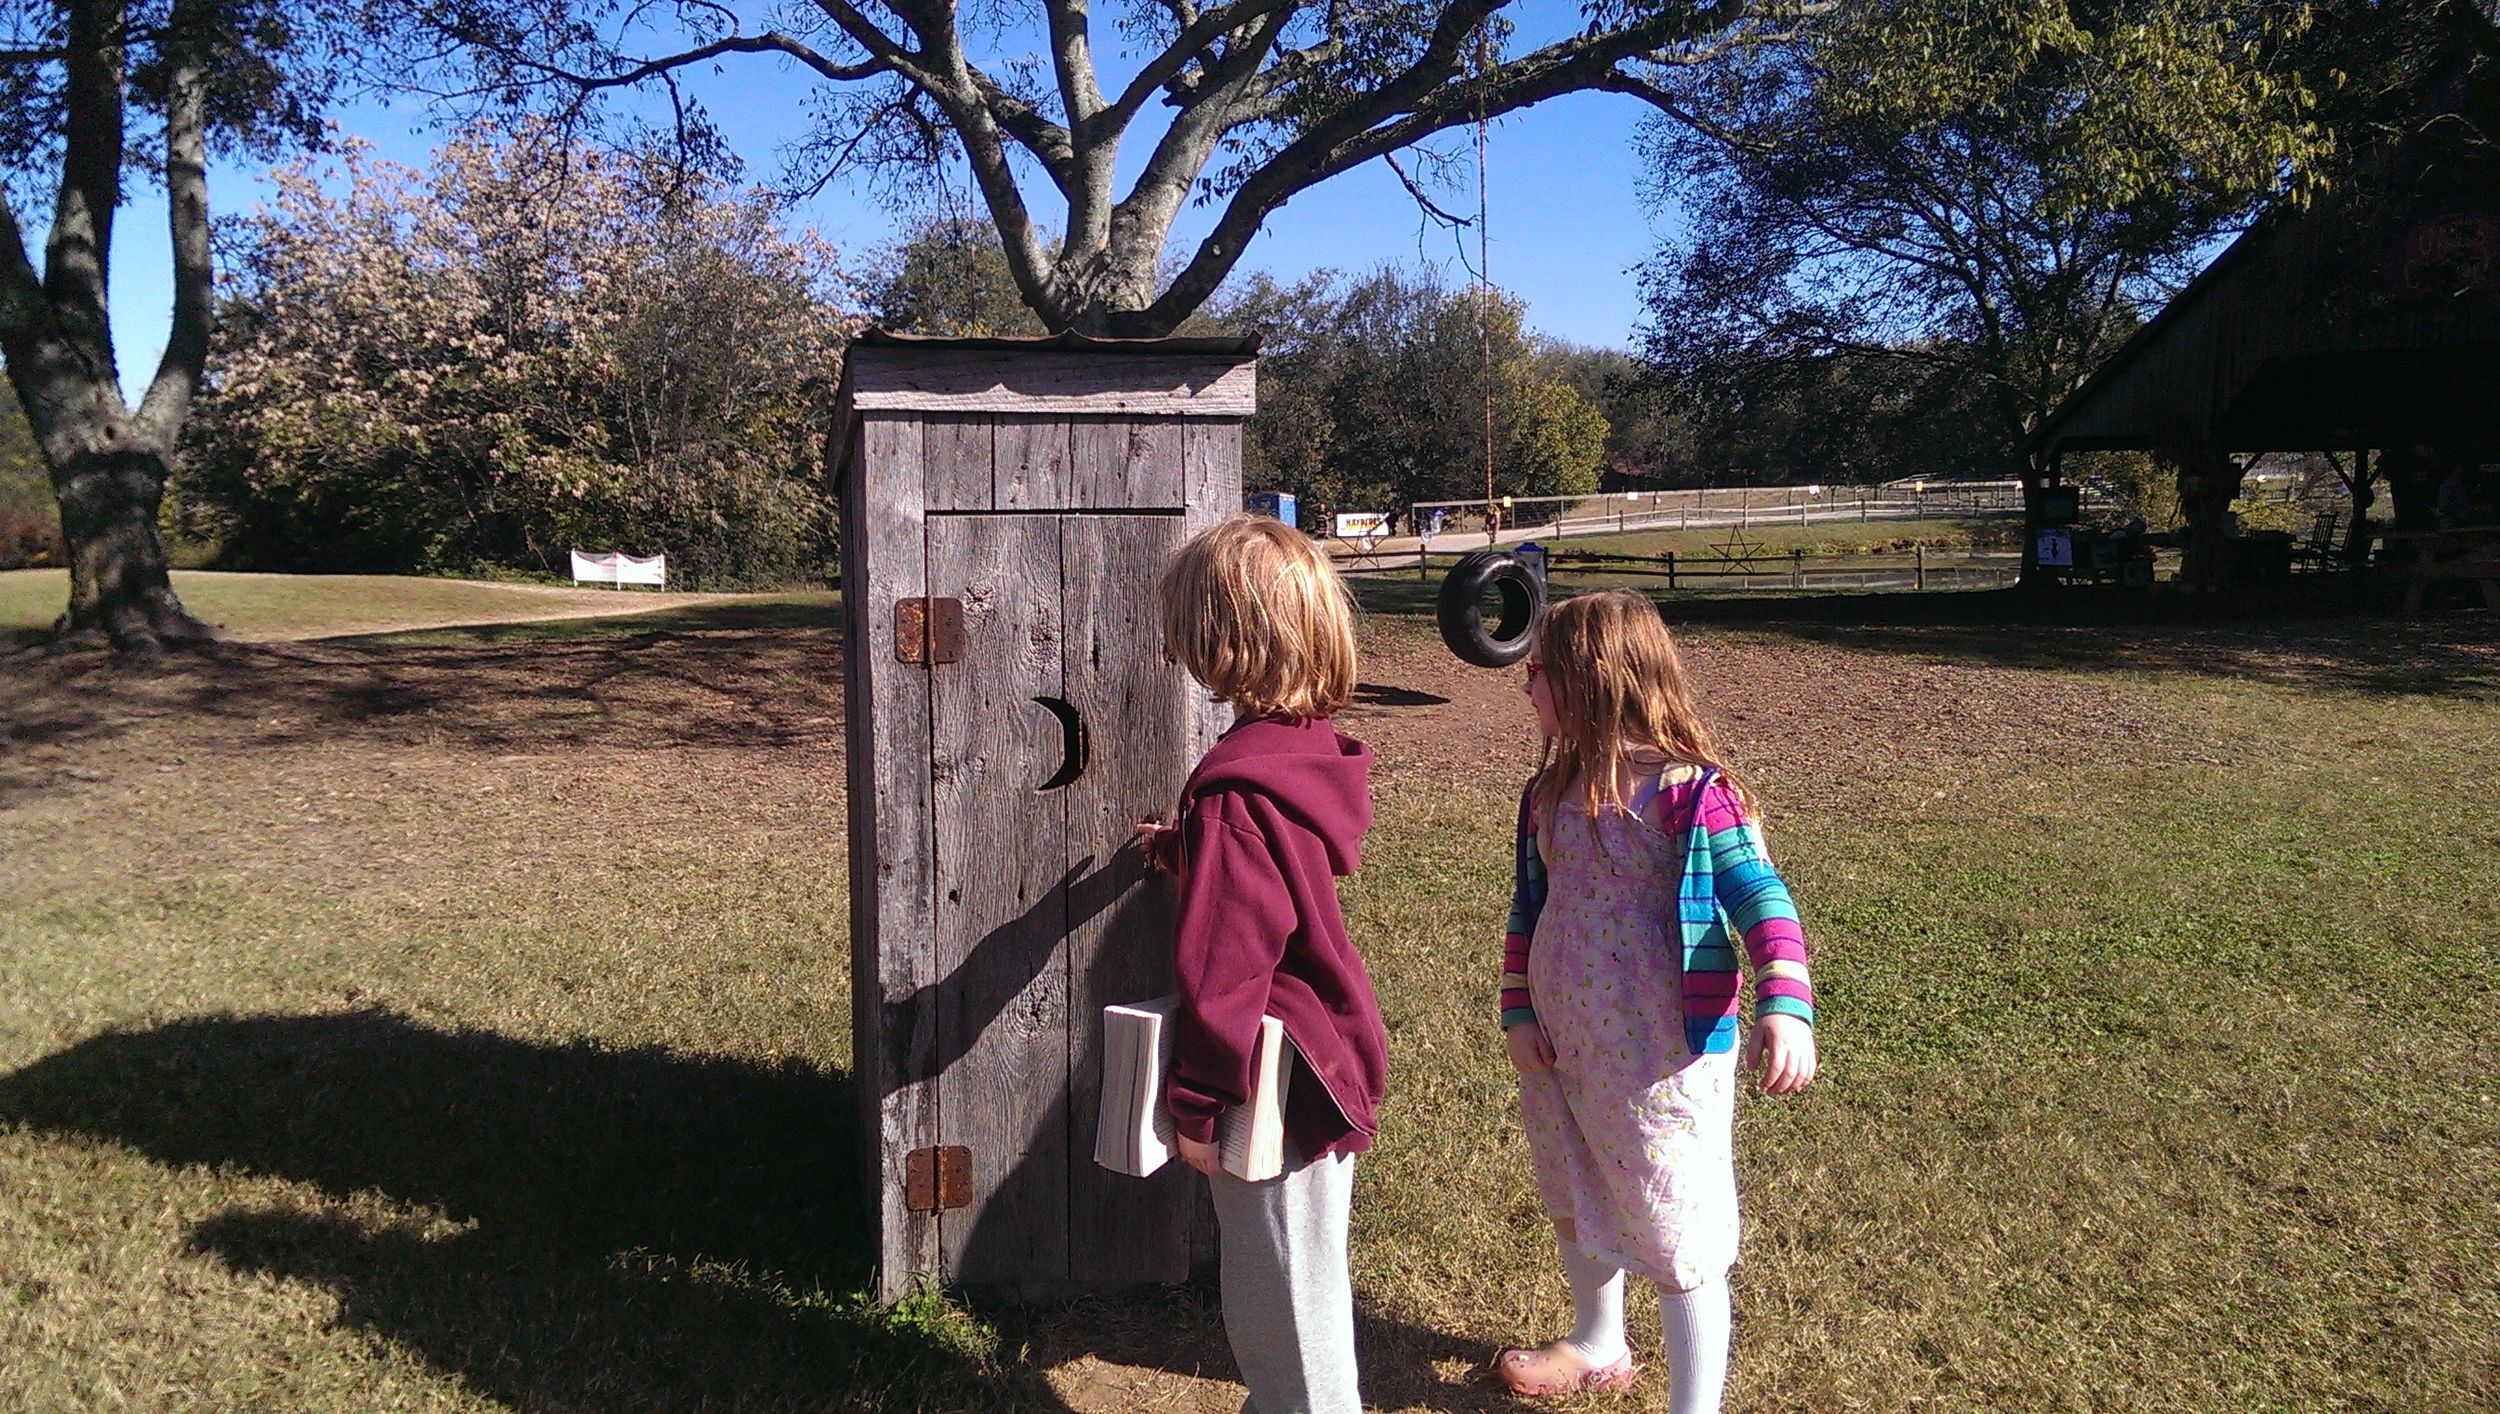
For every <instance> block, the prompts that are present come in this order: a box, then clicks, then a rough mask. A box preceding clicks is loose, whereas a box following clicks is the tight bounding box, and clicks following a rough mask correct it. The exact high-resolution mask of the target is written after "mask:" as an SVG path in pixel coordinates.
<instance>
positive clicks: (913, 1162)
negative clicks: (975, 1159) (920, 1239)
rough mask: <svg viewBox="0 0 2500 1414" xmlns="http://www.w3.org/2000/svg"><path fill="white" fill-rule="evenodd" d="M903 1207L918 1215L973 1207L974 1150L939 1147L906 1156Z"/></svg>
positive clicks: (919, 1150)
mask: <svg viewBox="0 0 2500 1414" xmlns="http://www.w3.org/2000/svg"><path fill="white" fill-rule="evenodd" d="M903 1206H904V1207H905V1208H907V1209H909V1210H910V1211H912V1212H915V1213H935V1212H939V1211H942V1210H945V1209H948V1208H969V1207H971V1206H972V1151H971V1150H970V1149H968V1148H965V1147H964V1146H963V1145H961V1144H939V1145H936V1146H935V1147H933V1148H927V1149H914V1150H912V1151H911V1152H910V1153H908V1154H906V1155H904V1156H903Z"/></svg>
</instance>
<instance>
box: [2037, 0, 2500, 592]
mask: <svg viewBox="0 0 2500 1414" xmlns="http://www.w3.org/2000/svg"><path fill="white" fill-rule="evenodd" d="M2437 30H2438V33H2439V35H2440V41H2439V43H2438V46H2437V48H2436V49H2435V51H2434V52H2431V53H2429V54H2427V55H2425V56H2424V61H2423V62H2422V63H2421V64H2420V65H2419V67H2418V70H2417V72H2418V75H2419V77H2418V79H2417V81H2416V86H2415V88H2414V91H2413V98H2412V107H2411V112H2410V116H2409V118H2408V119H2407V120H2406V121H2404V122H2403V123H2402V124H2401V125H2400V127H2399V128H2398V130H2397V131H2396V132H2395V134H2394V135H2393V136H2391V137H2390V138H2389V139H2388V140H2386V141H2384V142H2382V143H2380V144H2379V145H2378V146H2377V147H2376V148H2374V149H2372V150H2369V151H2366V152H2364V153H2361V154H2359V155H2358V157H2357V158H2356V160H2355V162H2354V165H2353V167H2352V169H2351V170H2350V171H2349V173H2348V174H2347V175H2346V176H2345V177H2344V179H2343V180H2341V181H2340V182H2338V183H2337V184H2335V185H2334V186H2333V187H2332V188H2331V189H2330V190H2328V191H2326V192H2325V193H2323V194H2321V195H2320V196H2318V197H2317V198H2316V199H2315V200H2313V201H2312V202H2310V203H2309V204H2308V205H2307V206H2305V207H2295V206H2292V205H2290V204H2285V205H2282V206H2279V207H2278V208H2276V209H2275V210H2273V211H2270V212H2268V213H2267V214H2266V215H2265V216H2264V217H2263V218H2261V219H2260V220H2259V221H2258V222H2257V223H2256V224H2255V225H2254V226H2253V227H2251V228H2250V229H2249V230H2248V231H2247V232H2246V233H2245V234H2244V235H2242V236H2241V237H2240V238H2239V239H2238V240H2237V241H2235V242H2233V243H2232V245H2231V246H2230V247H2229V249H2227V250H2226V251H2225V252H2224V253H2223V254H2222V256H2221V257H2220V258H2219V259H2217V260H2215V261H2214V263H2213V264H2212V265H2211V266H2209V267H2207V268H2206V270H2205V271H2204V272H2203V273H2202V274H2200V275H2199V276H2198V277H2197V278H2196V279H2195V280H2194V281H2193V282H2191V283H2190V284H2189V285H2188V286H2187V288H2186V289H2184V290H2182V291H2181V292H2180V293H2179V295H2178V296H2177V297H2176V298H2174V299H2172V300H2171V301H2170V303H2169V304H2168V305H2167V306H2166V307H2165V308H2164V309H2163V310H2162V312H2161V314H2160V315H2159V317H2157V318H2155V319H2154V320H2153V321H2152V322H2150V323H2149V324H2147V325H2145V327H2144V328H2142V329H2141V330H2138V331H2137V333H2136V335H2135V337H2133V338H2132V339H2130V340H2128V341H2127V342H2126V343H2125V344H2124V345H2122V346H2120V348H2119V349H2118V351H2117V352H2116V353H2115V354H2113V355H2112V356H2111V357H2110V359H2109V361H2108V363H2106V364H2105V365H2103V366H2102V367H2101V368H2100V369H2099V371H2098V372H2096V373H2095V374H2094V375H2093V376H2092V378H2091V379H2090V380H2089V381H2087V382H2086V383H2085V384H2084V385H2083V386H2082V387H2081V388H2080V389H2078V390H2077V391H2076V392H2075V393H2074V395H2073V396H2071V397H2069V398H2068V399H2067V400H2066V401H2065V402H2064V403H2063V404H2061V405H2060V406H2059V407H2058V408H2057V410H2056V411H2055V412H2053V413H2052V414H2050V416H2049V417H2048V418H2047V419H2046V420H2044V421H2043V422H2042V423H2041V425H2040V426H2039V428H2038V429H2037V430H2036V431H2035V432H2034V433H2033V435H2032V439H2031V442H2030V444H2029V450H2030V451H2031V452H2032V454H2033V459H2034V464H2035V465H2039V466H2043V467H2045V468H2046V471H2047V477H2048V483H2049V484H2058V483H2060V482H2062V481H2063V479H2064V476H2063V468H2062V466H2061V459H2062V458H2063V456H2064V454H2065V453H2068V452H2075V451H2086V450H2095V449H2111V450H2138V451H2148V452H2153V453H2156V454H2158V455H2160V456H2162V457H2163V458H2164V459H2166V460H2168V461H2169V462H2171V463H2172V464H2174V465H2175V466H2176V467H2177V468H2178V473H2179V487H2180V504H2181V507H2182V510H2183V511H2184V513H2185V516H2186V519H2187V536H2186V542H2185V543H2186V549H2187V564H2186V567H2185V569H2184V571H2183V573H2184V574H2185V575H2186V576H2187V577H2188V578H2190V579H2191V580H2192V581H2196V582H2201V583H2206V584H2217V585H2218V584H2222V583H2227V582H2229V580H2230V579H2231V578H2232V572H2231V568H2230V567H2231V565H2232V563H2233V561H2234V557H2233V556H2232V555H2231V554H2230V553H2229V551H2230V549H2231V546H2230V545H2229V544H2228V543H2227V536H2228V529H2227V512H2228V510H2229V508H2230V505H2231V502H2232V500H2233V498H2234V497H2236V496H2237V495H2238V493H2239V489H2240V482H2241V477H2242V475H2243V474H2244V473H2245V471H2246V469H2247V467H2248V465H2249V464H2250V463H2251V462H2253V461H2254V460H2255V459H2256V458H2257V457H2258V456H2260V455H2263V454H2265V453H2269V452H2313V451H2324V452H2342V453H2350V454H2354V455H2356V456H2358V457H2362V458H2366V457H2368V456H2369V455H2370V454H2371V453H2372V452H2373V451H2376V452H2379V453H2381V454H2382V455H2383V456H2384V454H2386V453H2389V452H2393V453H2395V454H2396V455H2394V456H2386V457H2385V458H2384V460H2383V461H2382V462H2381V465H2382V466H2383V467H2384V468H2385V469H2386V471H2387V472H2388V482H2389V486H2390V490H2391V492H2392V493H2393V495H2394V497H2395V506H2396V511H2397V514H2398V516H2399V519H2400V522H2401V523H2404V524H2417V523H2427V521H2428V518H2429V516H2430V508H2429V501H2430V498H2431V496H2432V494H2433V492H2432V489H2431V488H2432V485H2433V484H2434V483H2435V482H2436V481H2437V480H2438V473H2437V471H2436V470H2435V467H2436V466H2437V465H2438V463H2439V460H2440V459H2455V460H2460V461H2463V462H2464V463H2466V464H2468V465H2476V464H2481V463H2489V462H2493V461H2500V33H2495V31H2494V29H2493V27H2492V24H2491V23H2490V21H2489V20H2488V19H2487V18H2485V16H2484V15H2483V14H2482V13H2481V12H2480V10H2479V9H2477V8H2476V7H2475V6H2474V5H2473V4H2471V3H2466V0H2447V3H2445V4H2443V5H2442V6H2441V7H2440V13H2439V15H2438V25H2437ZM2362 465H2365V466H2366V465H2367V463H2366V461H2365V462H2363V463H2362ZM2486 471H2488V469H2486ZM2356 485H2357V486H2358V488H2359V495H2358V496H2357V498H2356V518H2358V515H2359V514H2360V513H2361V512H2363V511H2366V509H2367V506H2368V504H2369V502H2368V500H2367V499H2366V498H2367V496H2368V490H2367V481H2366V479H2360V478H2357V479H2356ZM2367 545H2368V539H2367V534H2366V532H2364V534H2363V536H2362V539H2361V541H2360V548H2361V549H2362V550H2364V551H2366V549H2367Z"/></svg>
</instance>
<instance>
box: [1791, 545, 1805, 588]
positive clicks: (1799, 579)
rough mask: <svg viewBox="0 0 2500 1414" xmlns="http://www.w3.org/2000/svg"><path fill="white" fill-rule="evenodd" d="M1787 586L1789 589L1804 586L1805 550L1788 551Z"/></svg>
mask: <svg viewBox="0 0 2500 1414" xmlns="http://www.w3.org/2000/svg"><path fill="white" fill-rule="evenodd" d="M1788 587H1789V588H1791V589H1803V588H1805V587H1806V552H1805V551H1803V550H1791V551H1789V552H1788Z"/></svg>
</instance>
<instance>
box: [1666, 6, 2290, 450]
mask: <svg viewBox="0 0 2500 1414" xmlns="http://www.w3.org/2000/svg"><path fill="white" fill-rule="evenodd" d="M2306 23H2307V21H2306V10H2305V9H2287V8H2286V7H2283V6H2279V5H2273V4H2268V3H2265V0H1868V3H1864V4H1852V5H1849V6H1845V7H1842V8H1841V9H1840V10H1838V11H1836V12H1834V13H1833V14H1831V15H1828V16H1826V17H1824V18H1822V19H1821V20H1819V21H1818V22H1817V23H1815V24H1813V25H1811V26H1808V27H1806V28H1805V29H1803V30H1802V31H1801V32H1800V33H1799V34H1798V35H1797V37H1796V38H1795V39H1794V40H1793V41H1792V42H1789V43H1785V44H1781V45H1777V46H1769V47H1763V48H1759V49H1754V50H1748V51H1743V52H1733V53H1730V54H1727V55H1724V56H1722V57H1721V58H1720V59H1718V60H1717V61H1716V62H1714V63H1712V64H1710V65H1708V66H1699V67H1689V68H1684V69H1680V70H1676V71H1673V72H1666V73H1662V74H1661V75H1660V76H1659V79H1658V82H1657V83H1656V84H1655V85H1654V86H1653V87H1652V88H1651V89H1650V90H1649V92H1648V96H1649V97H1650V98H1651V100H1652V101H1653V102H1654V103H1656V104H1657V105H1658V106H1659V108H1660V109H1661V112H1662V115H1663V116H1662V117H1661V118H1660V119H1659V120H1657V121H1656V122H1655V123H1654V124H1653V125H1652V126H1651V128H1650V129H1649V131H1648V136H1647V148H1648V157H1649V160H1650V162H1651V164H1652V169H1653V172H1654V176H1655V180H1656V184H1657V187H1658V189H1659V190H1660V191H1661V192H1672V193H1674V194H1675V196H1676V198H1677V199H1678V201H1679V202H1680V204H1681V205H1682V206H1683V207H1684V209H1686V210H1687V211H1689V212H1690V213H1691V217H1692V222H1691V228H1690V232H1689V235H1688V236H1687V237H1686V238H1685V239H1683V240H1682V241H1680V242H1678V243H1677V244H1676V245H1674V246H1673V247H1672V248H1670V249H1669V250H1667V251H1666V252H1665V253H1663V254H1662V255H1661V256H1660V257H1659V259H1658V260H1657V261H1656V262H1654V263H1653V264H1652V265H1651V266H1650V268H1649V269H1648V270H1647V272H1646V274H1645V298H1646V302H1647V305H1648V308H1649V315H1650V332H1649V336H1648V344H1649V348H1650V350H1651V352H1652V354H1653V356H1654V357H1655V359H1656V360H1657V361H1658V362H1659V363H1660V364H1661V365H1662V366H1663V367H1665V368H1666V369H1668V370H1670V372H1672V373H1674V374H1676V375H1677V376H1679V377H1682V378H1685V379H1687V380H1694V381H1703V382H1707V381H1709V380H1710V379H1712V378H1714V377H1718V378H1720V380H1721V382H1722V384H1724V382H1725V379H1724V375H1725V374H1727V373H1728V372H1729V371H1730V370H1731V368H1736V367H1739V366H1741V365H1745V364H1751V365H1753V367H1752V368H1751V369H1750V370H1748V375H1749V376H1750V378H1751V379H1752V381H1753V383H1754V384H1755V387H1756V390H1757V391H1759V389H1760V388H1762V387H1765V386H1775V385H1776V384H1775V380H1772V379H1770V378H1768V376H1767V375H1768V374H1769V373H1770V372H1771V371H1772V370H1774V369H1776V368H1777V367H1779V366H1782V365H1785V366H1787V367H1788V368H1790V369H1792V370H1795V371H1796V372H1797V374H1798V376H1799V377H1802V378H1806V379H1809V380H1814V379H1821V380H1825V381H1828V379H1829V377H1830V376H1831V374H1832V372H1833V371H1834V370H1836V369H1838V368H1840V367H1842V365H1841V364H1836V363H1834V362H1832V360H1833V359H1835V358H1836V357H1841V356H1846V358H1847V359H1848V360H1850V363H1849V364H1848V366H1850V367H1853V368H1860V369H1863V367H1864V366H1865V365H1866V364H1867V363H1868V362H1869V361H1884V362H1891V363H1896V364H1900V365H1903V366H1904V372H1903V374H1901V375H1896V376H1894V377H1892V378H1890V379H1888V380H1886V381H1889V382H1892V383H1894V384H1896V385H1899V386H1904V387H1917V386H1923V385H1925V384H1926V383H1927V382H1928V380H1929V378H1930V377H1931V376H1932V377H1933V378H1936V379H1940V380H1942V382H1941V383H1939V384H1938V385H1937V390H1938V391H1939V392H1940V393H1945V394H1950V391H1951V390H1954V389H1967V390H1969V391H1970V392H1971V393H1973V394H1975V395H1976V396H1977V398H1978V399H1979V407H1980V408H1981V409H1982V410H1983V411H1984V413H1985V416H1986V418H1987V425H1988V427H1989V429H1990V436H1989V439H1988V440H1989V441H1990V442H1991V443H1992V444H1993V445H1992V447H1990V448H1989V449H1988V450H1990V451H1992V452H1993V453H1994V454H1995V455H1998V456H2003V455H2007V454H2010V453H2011V452H2012V451H2013V450H2014V449H2015V448H2016V447H2017V446H2018V445H2019V444H2020V442H2021V441H2022V439H2023V437H2024V435H2025V434H2026V433H2027V432H2028V431H2029V430H2030V428H2031V427H2032V426H2033V425H2034V424H2035V423H2036V422H2037V421H2038V420H2039V419H2040V418H2041V417H2042V416H2044V415H2045V414H2046V413H2047V412H2048V410H2049V409H2050V408H2052V407H2054V406H2055V405H2056V403H2057V402H2058V401H2059V400H2060V399H2061V398H2063V397H2064V396H2065V394H2066V393H2068V392H2069V391H2071V390H2072V389H2073V388H2074V387H2075V386H2076V385H2077V384H2078V383H2079V382H2080V381H2081V380H2082V379H2083V378H2084V377H2085V376H2087V375H2088V374H2089V373H2090V371H2091V370H2092V369H2093V368H2095V367H2097V366H2098V364H2099V363H2100V362H2101V360H2102V359H2103V358H2104V357H2106V356H2107V355H2108V353H2109V352H2110V351H2111V350H2112V349H2113V348H2114V347H2115V346H2116V345H2117V343H2119V342H2120V341H2121V340H2123V339H2124V338H2125V337H2126V336H2127V334H2128V333H2130V332H2131V331H2132V330H2133V329H2134V328H2135V327H2137V326H2138V325H2139V324H2140V323H2141V322H2142V319H2143V317H2144V312H2145V310H2146V309H2147V307H2148V306H2152V305H2155V304H2158V302H2159V301H2160V300H2161V299H2162V298H2164V297H2165V295H2166V293H2167V292H2168V291H2169V290H2170V289H2172V288H2175V286H2176V284H2177V283H2178V282H2180V281H2181V280H2183V279H2184V278H2185V276H2186V275H2187V274H2188V273H2190V272H2191V271H2192V270H2193V268H2194V267H2195V266H2196V265H2197V264H2198V263H2199V261H2200V259H2201V258H2202V257H2203V256H2204V255H2205V254H2206V253H2207V252H2208V250H2209V247H2210V243H2211V242H2212V241H2213V240H2214V238H2215V237H2216V236H2217V235H2219V234H2221V233H2224V232H2227V231H2229V230H2231V229H2233V228H2234V227H2236V226H2238V225H2240V224H2242V223H2244V222H2246V221H2247V220H2248V219H2250V217H2251V216H2252V215H2253V214H2254V213H2255V212H2256V211H2257V210H2258V209H2260V207H2261V206H2262V204H2263V203H2264V202H2265V201H2267V200H2268V199H2270V198H2273V197H2276V196H2280V195H2284V194H2287V193H2288V194H2293V195H2295V196H2296V195H2297V194H2298V192H2299V191H2300V190H2301V189H2302V187H2303V184H2304V183H2305V182H2306V181H2308V180H2309V179H2310V174H2311V173H2312V171H2313V170H2314V169H2315V167H2316V166H2317V164H2318V163H2319V162H2320V161H2321V160H2322V159H2323V158H2324V156H2325V155H2326V154H2327V153H2328V151H2329V150H2330V148H2331V137H2330V135H2329V133H2328V131H2327V130H2326V128H2325V127H2324V126H2323V125H2322V124H2321V123H2320V122H2319V121H2318V118H2317V115H2316V112H2315V107H2316V100H2315V96H2314V91H2313V88H2312V86H2311V85H2310V84H2309V82H2308V81H2307V80H2306V79H2305V78H2304V75H2303V72H2302V64H2303V61H2304V59H2305V58H2306V57H2307V56H2306V54H2305V51H2304V50H2303V49H2302V47H2301V44H2300V40H2301V38H2302V36H2303V33H2304V30H2305V27H2306ZM1722 391H1724V388H1723V389H1722Z"/></svg>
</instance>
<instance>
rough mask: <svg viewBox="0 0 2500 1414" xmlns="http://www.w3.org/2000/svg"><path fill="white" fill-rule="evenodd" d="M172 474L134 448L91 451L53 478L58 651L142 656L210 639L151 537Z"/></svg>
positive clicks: (153, 454) (152, 455) (159, 542)
mask: <svg viewBox="0 0 2500 1414" xmlns="http://www.w3.org/2000/svg"><path fill="white" fill-rule="evenodd" d="M170 470H171V468H170V467H168V466H167V464H166V458H165V457H164V455H163V454H162V453H160V452H158V451H156V450H154V449H151V448H147V447H139V446H118V447H107V446H97V447H95V448H93V449H91V450H88V451H84V452H81V453H78V454H76V455H73V456H72V457H71V458H70V459H69V460H68V462H67V463H66V464H65V465H56V466H55V467H54V470H53V473H52V486H53V490H54V491H55V492H56V493H57V494H58V495H59V496H60V499H61V538H62V540H63V541H65V542H67V544H68V546H69V608H68V609H67V611H65V612H64V613H63V614H62V615H61V619H60V622H59V624H58V625H56V626H55V628H54V631H53V632H54V638H55V640H56V641H57V642H58V643H59V644H60V645H61V646H63V647H102V646H104V645H105V644H107V643H109V644H111V645H112V646H113V647H115V648H118V649H120V650H122V651H123V652H135V653H148V652H153V651H155V650H157V649H160V648H162V647H164V646H166V645H167V644H180V643H197V642H201V641H204V640H206V639H208V638H209V637H210V636H211V635H210V633H209V630H208V628H207V626H206V625H204V624H202V623H201V622H200V621H199V620H198V619H195V618H193V617H192V616H191V614H190V612H189V611H188V610H186V609H184V608H183V606H182V601H181V600H180V599H178V598H176V597H175V595H174V589H173V582H172V580H171V579H170V578H169V577H168V575H167V565H166V562H165V542H164V539H163V537H162V536H160V535H159V534H158V533H157V528H156V517H157V511H158V509H159V508H160V507H161V506H162V505H163V504H164V501H165V480H166V476H167V474H168V472H169V471H170Z"/></svg>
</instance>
